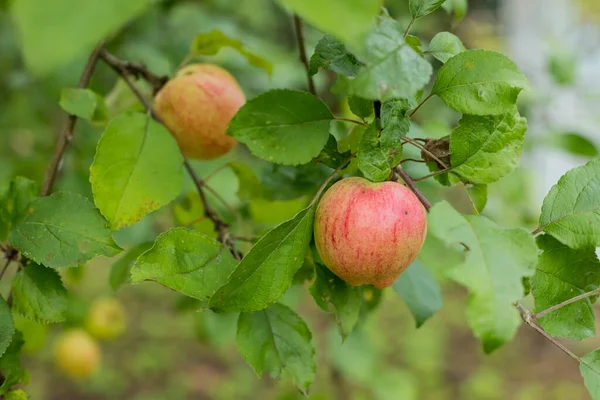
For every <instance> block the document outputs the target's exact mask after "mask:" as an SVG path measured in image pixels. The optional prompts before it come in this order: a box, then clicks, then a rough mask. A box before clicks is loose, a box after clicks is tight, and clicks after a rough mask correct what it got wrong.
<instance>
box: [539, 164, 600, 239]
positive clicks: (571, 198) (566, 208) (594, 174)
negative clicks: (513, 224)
mask: <svg viewBox="0 0 600 400" xmlns="http://www.w3.org/2000/svg"><path fill="white" fill-rule="evenodd" d="M537 230H538V231H544V232H546V233H549V234H550V235H552V236H554V237H555V238H556V239H558V240H560V241H561V242H562V243H564V244H566V245H567V246H569V247H571V248H573V249H585V248H594V247H598V246H599V245H600V160H599V159H596V160H592V161H590V162H588V163H587V164H585V165H583V166H581V167H577V168H574V169H572V170H570V171H568V172H567V173H566V174H564V175H563V176H562V177H561V178H560V180H559V181H558V183H557V184H556V185H554V186H553V187H552V189H550V192H549V193H548V195H547V196H546V198H545V199H544V203H543V205H542V214H541V216H540V223H539V227H538V229H537Z"/></svg>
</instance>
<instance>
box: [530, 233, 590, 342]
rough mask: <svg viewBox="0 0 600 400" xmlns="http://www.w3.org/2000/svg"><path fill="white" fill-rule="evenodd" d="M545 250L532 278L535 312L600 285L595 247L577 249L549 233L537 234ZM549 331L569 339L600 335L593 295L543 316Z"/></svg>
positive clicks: (544, 326) (539, 245)
mask: <svg viewBox="0 0 600 400" xmlns="http://www.w3.org/2000/svg"><path fill="white" fill-rule="evenodd" d="M537 245H538V247H539V248H540V249H542V250H543V251H544V252H543V253H542V254H540V256H539V257H538V263H537V270H536V273H535V275H534V276H533V279H532V281H531V292H532V294H533V298H534V300H535V312H540V311H543V310H545V309H547V308H550V307H552V306H554V305H556V304H560V303H562V302H563V301H566V300H569V299H570V298H573V297H575V296H578V295H580V294H583V293H585V292H588V291H590V290H593V289H596V288H597V287H598V286H600V262H599V261H598V257H597V256H596V252H595V251H594V249H585V250H573V249H570V248H568V247H567V246H565V245H564V244H562V243H560V242H559V241H558V240H556V239H554V238H553V237H551V236H549V235H542V236H540V237H538V238H537ZM539 322H540V324H541V325H542V327H543V328H544V330H545V331H546V332H548V334H550V335H552V336H554V337H564V338H568V339H576V340H581V339H586V338H590V337H594V336H595V335H596V328H595V324H594V311H593V310H592V302H591V301H590V299H589V298H588V299H583V300H580V301H577V302H575V303H572V304H569V305H567V306H564V307H561V308H559V309H558V310H555V311H553V312H551V313H550V314H548V315H546V316H545V317H542V318H540V320H539Z"/></svg>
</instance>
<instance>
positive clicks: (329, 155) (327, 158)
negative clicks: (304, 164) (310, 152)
mask: <svg viewBox="0 0 600 400" xmlns="http://www.w3.org/2000/svg"><path fill="white" fill-rule="evenodd" d="M349 158H350V151H345V152H343V153H340V152H339V151H338V144H337V140H335V137H333V135H329V140H327V143H326V144H325V147H324V148H323V150H321V154H319V156H318V157H317V161H319V162H322V163H323V164H325V165H327V166H328V167H329V168H333V169H336V168H337V167H339V166H341V165H342V164H344V163H347V162H348V159H349Z"/></svg>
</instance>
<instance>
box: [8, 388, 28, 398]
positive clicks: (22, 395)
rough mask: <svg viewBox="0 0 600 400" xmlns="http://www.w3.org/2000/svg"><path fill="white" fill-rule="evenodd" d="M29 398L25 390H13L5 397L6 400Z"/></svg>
mask: <svg viewBox="0 0 600 400" xmlns="http://www.w3.org/2000/svg"><path fill="white" fill-rule="evenodd" d="M28 398H29V397H28V396H27V392H25V391H24V390H23V389H17V390H11V391H10V392H8V393H7V394H6V396H4V399H5V400H27V399H28Z"/></svg>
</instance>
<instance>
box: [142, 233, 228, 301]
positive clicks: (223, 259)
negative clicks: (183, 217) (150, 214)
mask: <svg viewBox="0 0 600 400" xmlns="http://www.w3.org/2000/svg"><path fill="white" fill-rule="evenodd" d="M236 264H237V262H236V260H235V259H234V258H233V256H232V255H231V253H230V252H229V250H227V249H226V248H225V247H223V245H221V244H220V243H219V242H217V241H216V240H214V239H211V238H208V237H206V236H204V235H202V234H200V233H198V232H195V231H192V230H189V229H186V228H173V229H171V230H169V231H167V232H165V233H162V234H161V235H159V236H158V238H157V239H156V242H155V243H154V246H152V248H151V249H150V250H148V251H146V252H145V253H144V254H142V255H141V256H140V257H139V258H138V259H137V261H136V263H135V265H134V266H133V268H132V269H131V280H132V282H140V281H144V280H150V281H155V282H158V283H160V284H162V285H164V286H166V287H168V288H171V289H173V290H175V291H177V292H179V293H182V294H185V295H187V296H190V297H193V298H196V299H199V300H208V299H209V298H210V297H211V296H212V295H213V294H214V293H215V291H216V290H217V289H218V288H219V287H221V286H222V285H223V284H225V283H226V282H227V277H228V276H229V274H230V273H231V271H233V270H234V268H235V266H236Z"/></svg>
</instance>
